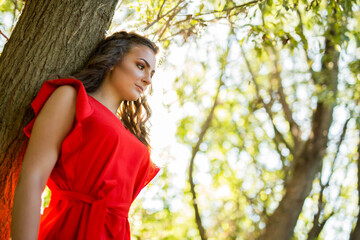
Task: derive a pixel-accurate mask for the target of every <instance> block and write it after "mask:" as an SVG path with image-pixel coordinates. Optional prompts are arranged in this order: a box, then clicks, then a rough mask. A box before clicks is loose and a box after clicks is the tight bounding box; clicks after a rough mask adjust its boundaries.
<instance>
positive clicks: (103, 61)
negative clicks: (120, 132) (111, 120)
mask: <svg viewBox="0 0 360 240" xmlns="http://www.w3.org/2000/svg"><path fill="white" fill-rule="evenodd" d="M138 45H144V46H147V47H149V48H150V49H151V50H152V51H153V52H154V53H155V54H157V53H158V51H159V48H158V47H157V46H156V45H155V44H154V43H153V42H152V41H150V40H149V39H147V38H145V37H143V36H141V35H139V34H137V33H134V32H129V33H128V32H126V31H121V32H116V33H114V34H112V35H111V36H109V37H107V38H105V39H103V40H102V41H101V42H100V43H99V45H98V46H97V48H96V49H95V50H94V52H93V53H92V54H91V56H90V58H89V61H88V63H87V64H86V66H85V67H84V68H83V69H82V70H80V71H78V72H75V73H73V74H72V76H74V77H75V78H76V79H79V80H80V81H82V83H83V85H84V87H85V90H86V92H88V93H91V92H94V91H96V90H97V89H98V88H99V86H100V85H101V83H102V82H103V80H104V78H105V75H106V74H107V72H108V71H109V69H110V68H111V67H113V66H114V65H116V64H117V63H119V62H121V61H122V59H123V58H124V56H125V55H126V54H127V53H128V52H129V51H130V50H131V49H132V47H134V46H138ZM117 114H118V115H119V117H120V120H121V122H122V123H123V124H124V126H125V127H126V128H127V129H128V130H129V131H130V132H131V133H132V134H134V135H135V136H136V137H137V138H138V139H139V140H140V141H141V142H142V143H144V144H145V146H146V147H147V148H148V149H149V150H150V143H149V132H148V127H147V126H146V122H147V121H148V119H149V118H150V116H151V109H150V107H149V105H148V103H147V100H146V97H145V96H142V97H140V98H139V99H138V100H136V101H127V100H124V101H122V103H121V104H120V106H119V108H118V110H117Z"/></svg>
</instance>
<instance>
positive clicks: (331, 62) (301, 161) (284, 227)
mask: <svg viewBox="0 0 360 240" xmlns="http://www.w3.org/2000/svg"><path fill="white" fill-rule="evenodd" d="M334 29H335V28H334V24H329V28H328V32H327V34H329V35H331V36H332V37H328V38H327V39H326V41H325V52H324V56H323V59H322V72H321V77H318V78H314V81H315V82H316V84H318V85H320V86H325V87H326V90H327V91H328V92H331V93H333V95H332V96H333V98H332V99H331V100H330V101H329V99H325V100H324V99H321V97H320V96H319V100H318V103H317V108H316V110H315V112H314V114H313V118H312V132H311V134H310V137H309V139H308V140H307V141H306V143H305V145H304V147H303V148H300V147H299V146H295V147H294V149H301V151H300V152H299V153H298V154H295V156H294V160H293V164H294V168H293V172H292V173H291V174H292V175H291V178H290V180H289V182H288V183H287V184H286V186H285V191H286V192H285V195H284V197H283V199H282V200H281V201H280V203H279V206H278V207H277V209H276V210H275V212H274V213H273V214H272V215H271V216H270V217H269V218H268V220H267V224H266V228H265V229H264V232H263V234H262V236H261V237H260V239H262V240H274V239H276V240H288V239H291V237H292V235H293V232H294V228H295V225H296V222H297V219H298V217H299V215H300V213H301V210H302V207H303V204H304V201H305V199H306V197H307V196H308V195H309V193H310V191H311V187H312V183H313V181H314V179H315V176H316V174H317V173H318V172H319V171H320V169H321V166H322V161H323V158H324V156H325V154H326V149H327V142H328V133H329V129H330V125H331V122H332V115H333V109H334V103H333V102H334V101H333V99H335V97H336V94H337V81H338V79H337V75H338V60H339V52H337V51H336V49H335V44H334V43H333V42H332V41H331V39H335V35H336V33H335V30H334ZM313 77H315V76H313Z"/></svg>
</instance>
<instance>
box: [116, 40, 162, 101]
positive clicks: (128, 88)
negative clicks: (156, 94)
mask: <svg viewBox="0 0 360 240" xmlns="http://www.w3.org/2000/svg"><path fill="white" fill-rule="evenodd" d="M155 64H156V58H155V53H154V52H153V50H151V49H150V48H149V47H147V46H144V45H135V46H133V47H132V48H131V49H130V51H129V52H128V53H127V54H126V55H125V56H124V58H123V59H122V61H121V62H119V63H117V64H116V65H115V66H114V67H112V68H111V69H110V70H111V71H110V73H109V81H110V84H111V85H112V86H113V87H114V88H115V91H116V92H117V93H118V94H119V96H120V99H121V101H123V100H128V101H136V100H137V99H138V98H139V97H140V96H141V95H143V94H144V91H145V90H146V89H147V87H148V86H149V85H150V84H151V78H152V76H153V75H154V73H155Z"/></svg>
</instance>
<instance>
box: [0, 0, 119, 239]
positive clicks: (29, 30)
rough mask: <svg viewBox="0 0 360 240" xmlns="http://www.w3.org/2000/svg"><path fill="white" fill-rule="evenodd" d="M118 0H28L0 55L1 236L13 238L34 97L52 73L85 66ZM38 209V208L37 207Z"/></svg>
mask: <svg viewBox="0 0 360 240" xmlns="http://www.w3.org/2000/svg"><path fill="white" fill-rule="evenodd" d="M117 2H118V0H111V1H101V0H87V1H84V0H82V1H75V0H65V1H58V0H47V1H34V0H30V1H26V4H25V6H24V10H23V12H22V14H21V16H20V18H19V21H18V23H17V25H16V26H15V28H14V31H13V32H12V35H11V37H10V38H9V41H8V42H7V44H6V45H5V47H4V49H3V52H2V54H1V57H0V72H1V75H0V91H1V94H0V102H1V105H0V193H1V195H0V199H1V201H0V216H1V221H0V239H9V236H10V222H11V211H12V204H13V195H14V191H15V188H16V185H17V181H18V175H19V171H20V166H21V162H22V159H21V156H22V154H23V153H24V151H25V149H26V146H27V141H28V140H27V139H26V137H25V135H24V134H23V131H22V129H23V127H24V126H25V125H26V124H27V123H28V122H29V120H30V119H31V118H32V117H33V112H32V109H31V107H30V102H31V101H32V100H33V99H34V97H35V95H36V93H37V92H38V90H39V88H40V87H41V85H42V83H43V82H44V81H45V80H48V77H49V75H50V74H54V73H55V74H64V75H66V74H71V73H73V72H74V71H75V70H77V69H79V68H81V67H83V65H84V64H85V62H86V61H87V59H88V57H89V55H90V53H91V51H92V50H93V49H94V47H96V45H97V43H98V42H99V41H100V40H101V39H102V38H103V37H104V35H105V31H106V30H107V29H108V28H109V26H110V23H111V20H112V17H113V14H114V11H115V7H116V4H117ZM39 211H40V209H39Z"/></svg>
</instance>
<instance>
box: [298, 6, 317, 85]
mask: <svg viewBox="0 0 360 240" xmlns="http://www.w3.org/2000/svg"><path fill="white" fill-rule="evenodd" d="M296 13H297V15H298V17H299V29H300V31H299V32H297V33H298V34H299V35H300V38H301V41H302V43H303V47H304V52H305V57H306V62H307V64H308V68H309V71H310V74H311V79H312V80H313V83H314V84H315V77H314V74H315V72H314V70H313V69H312V67H311V63H312V61H311V60H310V57H309V54H308V41H307V39H306V37H305V34H304V24H303V21H302V17H301V12H300V11H299V9H297V10H296Z"/></svg>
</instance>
